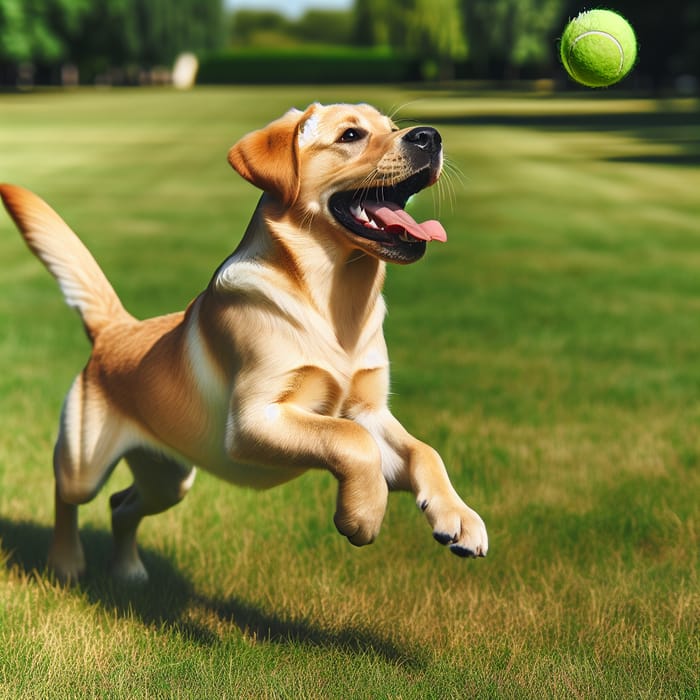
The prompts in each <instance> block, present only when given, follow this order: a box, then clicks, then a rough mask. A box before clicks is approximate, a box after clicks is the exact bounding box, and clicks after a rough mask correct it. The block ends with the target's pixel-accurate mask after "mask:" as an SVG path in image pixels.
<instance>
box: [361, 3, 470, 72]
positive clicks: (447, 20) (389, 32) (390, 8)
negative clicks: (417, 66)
mask: <svg viewBox="0 0 700 700" xmlns="http://www.w3.org/2000/svg"><path fill="white" fill-rule="evenodd" d="M463 27H464V18H463V16H462V9H461V6H460V1H459V0H356V3H355V37H356V40H357V42H358V43H361V44H368V45H375V46H376V45H380V46H387V45H388V46H391V47H394V48H397V49H400V50H402V51H404V52H406V53H409V54H413V55H415V56H417V57H420V58H422V59H423V61H424V73H426V77H430V78H436V77H442V78H446V77H451V74H452V67H453V64H454V62H455V61H460V60H463V59H465V58H466V56H467V41H466V38H465V34H464V29H463Z"/></svg>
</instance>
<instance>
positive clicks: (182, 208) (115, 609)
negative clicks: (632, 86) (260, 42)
mask: <svg viewBox="0 0 700 700" xmlns="http://www.w3.org/2000/svg"><path fill="white" fill-rule="evenodd" d="M596 95H598V93H596ZM313 100H320V101H324V102H330V101H339V100H343V101H368V102H372V103H374V104H377V105H378V106H380V107H382V108H384V109H385V110H386V111H392V110H394V109H395V108H400V109H399V116H401V117H402V118H403V119H405V120H406V122H407V123H410V122H411V121H416V122H428V123H433V124H435V125H436V126H437V127H438V128H439V129H440V131H441V133H442V135H443V139H444V141H445V144H446V149H447V154H448V157H449V161H450V163H451V172H452V173H453V174H452V176H451V182H450V183H449V185H446V186H445V187H444V188H443V189H442V191H441V197H440V196H439V195H440V192H439V191H438V190H435V194H436V196H433V195H431V194H430V193H426V194H424V195H422V196H420V197H418V198H416V200H415V201H414V203H413V205H412V206H413V207H414V209H413V210H414V213H415V215H416V217H421V216H423V217H424V218H428V217H432V216H435V215H436V214H437V213H438V211H439V216H440V218H441V220H442V221H443V223H444V224H445V226H446V229H447V231H448V242H447V244H445V245H442V246H439V245H437V244H433V247H431V248H430V251H429V253H428V256H427V257H426V259H425V260H424V261H422V262H421V263H419V264H417V265H414V266H411V267H407V268H392V269H391V270H390V275H389V280H388V284H387V290H386V296H387V301H388V305H389V317H388V319H387V325H386V328H387V338H388V342H389V346H390V352H391V357H392V373H393V382H392V391H393V396H392V405H393V407H394V409H395V412H396V413H397V415H398V416H399V417H400V418H401V419H402V421H403V422H404V423H405V424H406V426H407V427H408V428H409V429H410V430H411V431H413V432H414V433H416V434H417V435H419V436H421V437H423V438H425V439H426V440H428V441H429V442H430V443H431V444H433V445H435V446H436V447H437V448H438V449H439V450H440V451H441V453H442V454H443V456H444V457H445V460H446V462H447V464H448V469H449V471H450V473H451V474H452V475H453V481H454V483H455V485H456V487H457V488H458V490H459V491H460V492H461V493H463V494H464V495H465V497H466V499H467V500H468V502H469V503H470V504H471V505H473V506H474V507H475V508H476V509H477V510H478V511H479V512H480V513H481V514H482V515H483V516H484V518H485V520H486V522H487V525H488V527H489V533H490V537H491V543H492V549H491V552H490V554H489V557H488V558H487V559H485V560H483V561H466V562H465V561H462V560H458V559H457V558H455V557H451V556H450V555H449V554H447V553H446V552H445V551H444V550H443V549H442V548H440V547H439V546H438V545H437V544H435V543H434V542H433V541H432V539H431V537H430V532H429V529H428V527H427V525H426V524H425V522H423V519H422V518H421V516H420V513H418V512H417V511H416V509H415V506H414V505H413V503H412V499H411V498H410V497H409V496H407V495H401V494H398V495H394V496H392V498H391V500H390V506H389V512H388V514H387V518H386V521H385V524H384V527H383V529H382V533H381V535H380V537H379V539H378V541H377V542H376V543H375V544H374V545H372V546H371V547H368V548H363V549H360V550H357V549H355V548H352V547H351V546H349V545H348V544H347V543H346V542H345V540H344V539H343V538H341V537H340V536H339V535H338V534H337V533H336V532H335V530H334V528H333V524H332V513H333V507H334V499H335V489H334V484H333V481H332V479H331V478H330V477H329V476H328V475H325V474H319V473H309V474H306V475H305V476H304V477H302V478H301V479H300V480H298V481H295V482H292V483H290V484H288V485H285V486H283V487H281V488H278V489H276V490H273V491H270V492H265V493H253V492H248V491H244V490H241V489H237V488H235V487H232V486H227V485H223V484H221V483H220V482H218V481H216V480H215V479H214V478H213V477H210V476H208V475H206V474H200V475H199V477H198V480H197V482H196V485H195V488H194V489H193V491H192V492H191V494H189V495H188V497H187V499H185V501H184V502H183V503H182V504H181V505H179V506H178V507H177V508H175V509H173V510H171V511H169V512H167V513H165V514H162V515H159V516H157V517H154V518H153V519H150V520H148V521H146V522H145V523H144V525H143V527H142V532H141V538H140V541H141V544H142V547H143V551H144V560H145V562H146V564H147V566H148V567H149V569H150V571H151V574H152V582H151V584H150V586H149V587H148V588H147V589H146V590H143V591H128V590H127V591H124V590H120V589H118V588H116V587H115V586H114V585H113V584H112V583H111V582H110V581H109V579H107V578H106V577H105V576H104V575H103V574H102V573H101V571H102V569H103V568H105V567H106V565H107V562H108V559H109V533H108V529H109V516H108V508H107V495H108V493H109V491H111V490H114V489H116V488H118V487H119V486H122V485H124V484H126V483H128V474H127V473H125V472H126V470H123V469H122V470H118V471H117V473H116V474H115V477H114V479H113V481H112V483H110V484H109V485H108V488H107V489H106V490H105V493H103V494H101V495H100V496H99V497H98V498H97V499H96V500H95V501H94V502H93V503H91V504H89V505H87V506H85V507H84V508H83V509H82V511H81V512H82V523H83V526H84V540H85V545H86V550H87V555H88V561H89V565H90V571H89V573H88V576H87V579H86V581H85V582H84V583H83V584H82V585H81V586H79V587H77V588H75V589H71V590H65V589H63V588H62V587H60V586H57V585H56V584H55V583H54V582H53V581H52V580H51V579H50V577H47V576H46V575H45V573H44V572H43V562H44V557H45V550H46V546H47V543H48V538H49V536H50V529H49V528H50V523H51V517H52V513H51V509H52V504H51V493H52V481H51V467H50V457H51V450H52V442H53V436H54V433H55V425H56V419H57V416H58V412H59V410H60V404H61V401H62V397H63V394H64V393H65V390H66V389H67V387H68V385H69V383H70V381H71V380H72V377H73V375H74V374H75V373H76V372H77V371H78V370H79V369H80V367H81V365H82V363H83V362H84V360H85V358H86V356H87V352H88V344H87V341H86V340H85V339H84V338H83V336H82V332H81V329H80V324H79V322H78V320H77V319H76V318H75V317H74V314H73V313H72V312H71V311H69V310H67V309H65V308H64V306H63V304H62V301H61V299H60V294H59V292H58V290H57V288H56V286H55V284H54V283H53V281H52V280H51V279H50V277H49V276H48V274H47V273H46V272H45V270H44V269H43V268H42V267H41V265H40V264H39V263H38V262H37V261H35V260H34V259H33V258H32V257H31V256H30V255H29V253H28V252H27V251H26V249H25V248H24V246H23V244H22V242H21V240H20V239H19V236H18V235H17V234H16V232H15V231H14V229H13V228H12V226H11V224H10V223H9V220H7V219H2V218H0V259H1V260H2V261H3V273H2V274H0V328H2V332H1V333H0V418H1V420H2V429H1V430H0V540H1V544H2V549H0V554H1V555H2V558H3V560H5V561H6V562H7V567H5V568H4V569H2V570H1V572H0V695H2V696H5V695H7V696H8V697H36V698H50V697H55V698H64V697H129V698H131V697H183V698H185V697H222V698H224V697H230V698H247V697H250V698H264V697H295V698H296V697H299V698H304V697H309V698H312V697H313V698H317V697H318V698H321V697H323V698H328V697H337V698H350V697H353V698H355V697H357V698H376V697H392V698H399V697H402V698H408V697H415V698H451V697H455V698H457V697H460V698H466V697H484V698H487V697H488V698H490V697H517V698H521V697H532V698H542V697H553V698H560V697H586V698H588V697H612V696H619V697H649V698H659V697H679V698H689V697H693V696H694V695H695V694H697V693H698V692H700V688H699V687H698V676H697V667H698V662H700V650H699V647H698V644H699V643H698V638H699V636H700V629H698V618H699V616H698V610H700V594H699V593H698V590H699V582H698V551H699V543H698V513H699V510H700V509H699V507H698V502H699V500H700V476H699V471H698V465H700V427H699V426H700V422H699V419H700V403H699V402H698V397H699V396H700V362H698V353H697V348H698V347H700V323H698V321H700V237H699V234H698V227H697V222H698V220H700V201H699V200H698V197H697V192H698V191H700V174H699V172H698V168H697V165H698V163H700V127H699V126H698V119H697V116H698V112H697V105H696V104H695V103H692V102H689V101H679V102H672V103H656V102H653V101H649V100H621V99H611V98H609V97H607V98H606V97H603V98H601V97H596V98H591V99H582V98H579V97H577V98H575V99H574V98H566V99H564V98H552V97H542V96H539V97H531V96H528V97H518V96H506V97H503V96H494V95H486V96H476V95H472V94H469V93H463V94H459V93H456V92H453V93H448V92H428V93H420V92H409V91H400V90H393V89H387V88H360V87H358V88H352V89H333V88H319V89H314V88H305V89H299V88H276V89H255V88H246V89H228V90H226V89H221V90H197V91H194V92H192V93H185V94H180V93H173V92H170V91H167V90H163V91H131V90H125V91H119V90H117V91H106V92H93V91H78V92H75V93H60V92H57V93H51V92H49V93H38V94H35V95H4V96H2V97H0V153H2V162H0V180H4V181H11V182H17V183H19V184H23V185H26V186H29V187H31V188H32V189H34V190H35V191H37V192H38V193H40V194H41V195H42V196H44V197H45V198H46V199H48V200H49V201H50V202H51V203H52V204H53V205H54V206H56V208H57V209H58V210H59V211H60V212H61V213H62V214H63V215H64V216H65V218H66V219H67V220H68V221H69V222H70V223H71V225H73V227H74V228H75V229H76V230H77V231H78V232H79V233H80V235H81V237H82V238H83V239H84V240H85V241H86V242H87V243H88V245H89V247H90V249H91V250H92V251H93V252H94V253H95V255H96V256H97V258H98V260H99V261H100V262H101V264H102V265H103V267H104V269H105V270H106V271H107V273H108V275H109V277H110V279H111V280H112V281H113V283H114V285H115V287H116V288H117V289H118V291H119V292H120V294H121V296H122V298H123V299H124V302H125V304H126V306H127V307H128V308H129V309H130V310H131V311H133V312H134V313H136V314H137V315H140V316H146V315H151V314H156V313H162V312H166V311H170V310H174V309H177V308H182V307H183V306H184V305H185V304H186V303H187V302H188V301H189V299H190V298H191V297H192V296H193V295H194V294H196V293H197V292H198V291H199V290H200V289H201V288H202V287H203V286H204V285H205V284H206V283H207V282H208V280H209V276H210V275H211V273H212V271H213V270H214V269H215V267H216V266H217V265H218V263H219V262H220V260H221V259H222V258H223V257H224V256H225V255H226V254H227V253H228V252H229V251H230V250H231V249H232V248H233V247H234V246H235V244H236V242H237V241H238V239H239V238H240V235H241V233H242V230H243V227H244V226H245V224H246V223H247V220H248V217H249V216H250V213H251V211H252V209H253V207H254V205H255V201H256V199H257V193H256V192H255V190H254V189H253V188H252V187H251V186H250V185H248V184H246V183H245V182H243V181H242V180H241V179H240V178H238V177H237V176H236V175H235V174H234V173H233V172H232V171H231V170H230V168H229V167H228V165H227V163H226V159H225V154H226V151H227V149H228V147H229V146H230V145H231V143H233V142H234V141H235V140H236V139H237V138H238V137H239V136H241V135H242V134H243V133H245V132H247V131H249V130H250V129H253V128H256V127H259V126H261V125H263V124H265V123H266V122H267V121H269V120H271V119H273V118H275V117H276V116H278V115H279V114H281V113H282V112H283V111H284V110H285V109H287V108H288V107H290V106H297V107H303V106H305V105H306V104H307V103H309V102H311V101H313Z"/></svg>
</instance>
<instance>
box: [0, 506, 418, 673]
mask: <svg viewBox="0 0 700 700" xmlns="http://www.w3.org/2000/svg"><path fill="white" fill-rule="evenodd" d="M81 539H82V542H83V547H84V549H85V555H86V558H87V560H88V567H89V568H88V572H87V573H86V575H85V577H84V579H82V580H81V581H80V583H79V584H78V585H77V586H75V587H74V588H72V589H71V588H67V589H66V590H67V591H68V592H69V593H70V591H71V590H72V591H74V593H75V595H85V596H86V597H87V599H88V600H89V601H90V602H91V603H97V604H99V605H101V606H102V607H103V608H104V609H105V610H108V611H111V612H114V613H116V614H117V615H118V616H123V617H135V618H136V619H138V620H140V621H141V622H142V623H143V624H145V625H148V626H152V627H156V628H157V629H164V630H172V631H177V632H179V633H181V634H183V635H185V636H186V637H187V638H189V639H191V640H192V641H193V642H194V643H196V644H200V645H212V644H217V643H219V642H220V637H219V636H218V634H217V633H215V632H214V631H212V629H211V628H210V627H209V626H208V625H207V624H205V623H204V622H200V621H198V619H197V618H198V617H200V615H199V614H198V613H201V614H202V615H201V616H203V617H205V618H210V617H211V616H212V615H213V616H214V617H215V619H218V620H219V621H221V622H224V623H231V624H233V625H235V626H236V627H237V628H238V629H239V630H240V631H241V633H242V634H245V635H246V636H247V637H250V638H252V639H255V640H256V642H258V643H259V642H269V643H273V644H297V645H298V644H300V645H308V646H314V647H320V648H329V649H337V650H341V651H346V652H349V653H358V652H359V653H372V654H376V655H377V656H380V657H381V658H383V659H384V660H385V661H388V662H390V663H396V664H401V665H403V666H405V665H408V666H413V667H422V666H423V665H424V661H423V659H422V656H423V654H421V653H420V651H419V650H418V649H407V648H403V647H400V646H398V645H397V644H395V643H394V642H392V641H390V640H388V639H383V638H381V637H380V636H378V635H376V634H375V633H373V632H371V631H368V630H363V629H358V628H354V627H349V628H345V629H341V630H330V629H324V628H323V627H321V626H319V625H317V624H315V623H313V622H312V621H309V620H304V619H285V618H283V617H282V616H281V615H278V614H275V613H274V612H268V611H266V610H263V609H262V608H260V607H259V606H257V605H255V604H253V603H250V602H247V601H245V600H243V599H241V598H236V597H233V598H228V599H212V598H208V597H207V596H203V595H202V594H200V593H198V592H197V591H196V590H195V589H194V587H193V586H192V584H191V583H190V582H189V581H188V580H187V578H185V577H184V576H183V575H182V574H181V573H180V572H179V571H178V570H177V569H176V567H174V566H173V564H172V563H171V562H170V561H169V560H168V559H167V558H166V557H164V556H163V555H162V554H160V553H158V552H156V551H154V550H152V549H148V548H146V549H144V548H141V549H140V553H141V556H142V559H143V562H144V564H145V566H146V568H147V569H148V572H149V576H150V581H149V583H148V584H146V585H144V586H138V587H129V586H124V585H120V584H119V583H118V582H116V581H114V579H112V578H111V577H110V576H109V575H108V574H107V573H106V572H107V571H108V569H109V559H110V552H111V546H112V540H111V535H110V533H108V532H106V531H101V530H95V529H92V528H89V527H87V528H83V529H82V531H81ZM50 540H51V529H50V528H49V527H46V526H43V525H38V524H36V523H32V522H29V521H20V522H15V521H12V520H8V519H6V518H1V517H0V544H1V545H2V550H0V552H2V553H4V554H5V555H7V557H8V558H7V563H6V566H8V567H10V568H15V567H16V568H17V569H18V570H19V571H20V572H23V573H25V574H26V575H27V576H29V577H30V579H31V578H37V579H45V578H48V577H49V574H48V573H47V572H46V552H47V551H48V547H49V542H50Z"/></svg>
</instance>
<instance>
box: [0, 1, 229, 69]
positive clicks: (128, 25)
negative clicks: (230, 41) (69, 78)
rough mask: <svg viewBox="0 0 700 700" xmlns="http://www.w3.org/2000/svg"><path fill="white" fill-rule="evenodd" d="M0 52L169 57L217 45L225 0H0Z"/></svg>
mask: <svg viewBox="0 0 700 700" xmlns="http://www.w3.org/2000/svg"><path fill="white" fill-rule="evenodd" d="M0 36H2V41H0V60H4V61H9V62H15V63H16V62H21V61H27V62H35V63H39V64H57V63H60V62H68V61H69V62H73V63H76V64H78V65H79V66H80V67H81V69H83V70H84V71H85V73H87V74H88V75H89V76H91V77H92V76H94V74H95V73H98V72H100V71H104V70H107V69H109V68H121V69H125V68H129V67H137V68H138V67H144V68H146V67H152V66H155V65H171V64H172V62H173V60H174V58H175V57H176V56H177V54H178V53H180V52H182V51H185V50H187V51H203V50H211V49H215V48H218V47H219V46H220V45H221V43H222V40H223V37H224V30H223V23H222V8H221V0H0Z"/></svg>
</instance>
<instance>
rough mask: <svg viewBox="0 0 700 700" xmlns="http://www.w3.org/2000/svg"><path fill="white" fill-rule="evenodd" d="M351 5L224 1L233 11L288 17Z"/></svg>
mask: <svg viewBox="0 0 700 700" xmlns="http://www.w3.org/2000/svg"><path fill="white" fill-rule="evenodd" d="M352 3H353V0H226V6H227V7H229V8H232V9H234V10H238V9H244V8H245V9H255V10H277V11H278V12H282V13H283V14H285V15H288V16H289V17H298V16H299V15H301V14H302V13H303V12H304V10H308V9H309V8H314V9H320V8H323V9H333V10H346V9H348V8H349V7H352Z"/></svg>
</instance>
